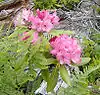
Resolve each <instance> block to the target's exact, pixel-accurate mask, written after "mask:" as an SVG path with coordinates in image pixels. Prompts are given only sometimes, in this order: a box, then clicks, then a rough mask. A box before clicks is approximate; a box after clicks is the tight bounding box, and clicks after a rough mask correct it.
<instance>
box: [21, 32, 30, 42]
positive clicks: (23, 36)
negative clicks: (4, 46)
mask: <svg viewBox="0 0 100 95" xmlns="http://www.w3.org/2000/svg"><path fill="white" fill-rule="evenodd" d="M28 38H30V35H29V33H28V32H24V33H23V34H22V38H21V40H22V41H25V40H27V39H28Z"/></svg>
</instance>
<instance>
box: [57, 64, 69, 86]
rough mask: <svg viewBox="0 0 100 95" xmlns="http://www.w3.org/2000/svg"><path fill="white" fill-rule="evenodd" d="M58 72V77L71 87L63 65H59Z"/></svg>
mask: <svg viewBox="0 0 100 95" xmlns="http://www.w3.org/2000/svg"><path fill="white" fill-rule="evenodd" d="M59 71H60V75H61V77H62V79H63V80H64V81H65V82H66V83H67V84H68V85H69V86H71V81H70V77H69V74H68V71H67V69H66V68H65V66H64V65H61V66H60V67H59Z"/></svg>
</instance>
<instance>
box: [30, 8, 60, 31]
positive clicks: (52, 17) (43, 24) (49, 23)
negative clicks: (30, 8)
mask: <svg viewBox="0 0 100 95" xmlns="http://www.w3.org/2000/svg"><path fill="white" fill-rule="evenodd" d="M28 21H29V22H31V26H30V27H31V28H32V29H34V30H36V31H37V32H49V31H50V30H51V29H52V28H53V27H54V25H56V24H58V21H59V18H58V16H56V12H54V13H53V14H50V13H49V12H48V11H47V10H42V11H40V10H39V9H37V15H36V16H30V17H29V20H28Z"/></svg>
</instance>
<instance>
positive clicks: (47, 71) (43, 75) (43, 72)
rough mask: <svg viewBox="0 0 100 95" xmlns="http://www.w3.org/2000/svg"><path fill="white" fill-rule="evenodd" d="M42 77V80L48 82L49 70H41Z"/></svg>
mask: <svg viewBox="0 0 100 95" xmlns="http://www.w3.org/2000/svg"><path fill="white" fill-rule="evenodd" d="M41 74H42V77H43V79H44V80H45V81H46V82H47V81H49V75H50V74H49V70H48V69H45V70H42V73H41Z"/></svg>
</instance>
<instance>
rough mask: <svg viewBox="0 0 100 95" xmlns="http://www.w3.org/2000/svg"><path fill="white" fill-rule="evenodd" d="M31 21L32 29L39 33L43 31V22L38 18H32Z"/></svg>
mask: <svg viewBox="0 0 100 95" xmlns="http://www.w3.org/2000/svg"><path fill="white" fill-rule="evenodd" d="M29 20H30V21H31V22H32V25H31V28H32V29H35V30H36V31H37V32H41V31H42V21H41V19H39V18H38V17H34V16H32V17H30V18H29Z"/></svg>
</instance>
